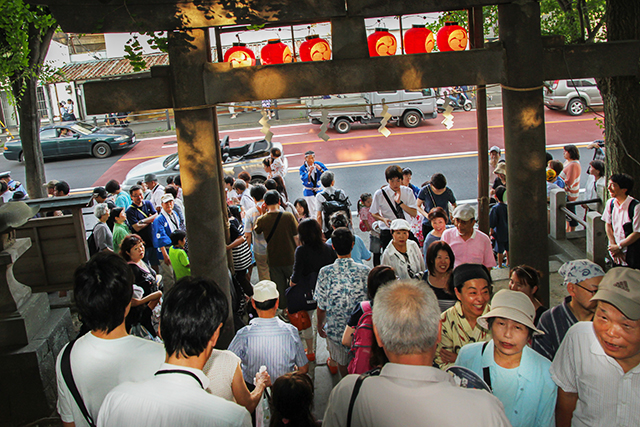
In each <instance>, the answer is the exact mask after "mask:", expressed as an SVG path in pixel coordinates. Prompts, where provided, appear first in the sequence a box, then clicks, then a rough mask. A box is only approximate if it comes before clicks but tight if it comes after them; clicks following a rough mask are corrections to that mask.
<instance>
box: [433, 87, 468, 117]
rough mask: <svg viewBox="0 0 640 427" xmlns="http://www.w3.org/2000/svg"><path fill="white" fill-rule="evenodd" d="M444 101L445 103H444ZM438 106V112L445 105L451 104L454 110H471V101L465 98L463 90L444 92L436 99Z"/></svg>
mask: <svg viewBox="0 0 640 427" xmlns="http://www.w3.org/2000/svg"><path fill="white" fill-rule="evenodd" d="M445 102H446V103H445ZM436 105H437V106H438V112H439V113H442V112H443V111H444V110H445V108H446V107H445V105H451V106H452V107H453V109H454V110H461V109H462V110H464V111H471V107H473V103H472V102H471V101H470V100H469V98H467V95H466V94H465V93H464V92H456V93H453V94H446V93H445V95H444V96H443V97H441V98H438V99H437V100H436Z"/></svg>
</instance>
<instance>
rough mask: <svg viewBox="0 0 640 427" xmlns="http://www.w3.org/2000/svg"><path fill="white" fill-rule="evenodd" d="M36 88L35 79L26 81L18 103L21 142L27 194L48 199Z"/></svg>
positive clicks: (34, 197)
mask: <svg viewBox="0 0 640 427" xmlns="http://www.w3.org/2000/svg"><path fill="white" fill-rule="evenodd" d="M16 84H19V83H16ZM36 86H37V80H36V79H35V78H33V79H25V82H24V87H25V91H24V94H23V95H22V97H21V98H20V100H19V101H18V114H19V116H20V140H21V141H22V151H23V153H24V162H25V177H26V181H27V192H28V193H29V197H30V198H32V199H37V198H41V197H47V193H46V192H45V190H44V187H43V184H44V183H46V182H47V181H46V178H45V175H44V159H43V157H42V146H41V145H40V117H38V99H37V96H36Z"/></svg>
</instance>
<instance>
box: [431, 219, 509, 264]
mask: <svg viewBox="0 0 640 427" xmlns="http://www.w3.org/2000/svg"><path fill="white" fill-rule="evenodd" d="M440 240H442V241H443V242H447V243H448V244H449V246H451V250H453V254H454V255H455V257H456V262H455V263H454V264H453V267H454V268H455V267H457V266H459V265H460V264H466V263H473V264H483V265H484V266H485V267H487V268H493V267H495V266H496V259H495V258H494V257H493V249H491V240H490V239H489V236H487V235H486V234H484V233H483V232H482V231H479V230H473V234H472V235H471V237H470V238H469V239H468V240H467V241H465V240H464V239H463V238H462V237H461V236H460V233H459V232H458V229H457V228H449V229H447V230H445V231H444V233H442V238H441V239H440Z"/></svg>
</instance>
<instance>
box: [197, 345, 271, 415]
mask: <svg viewBox="0 0 640 427" xmlns="http://www.w3.org/2000/svg"><path fill="white" fill-rule="evenodd" d="M202 372H204V374H205V375H206V376H207V377H208V378H209V380H210V382H209V387H207V392H209V393H211V394H213V395H214V396H218V397H222V398H223V399H226V400H228V401H230V402H236V403H237V404H238V405H241V406H244V407H245V408H247V411H249V412H250V413H253V411H254V410H255V409H256V406H258V403H260V399H261V398H262V393H263V392H264V389H265V388H267V387H269V386H271V377H270V376H269V374H268V373H267V372H266V371H265V372H262V373H256V378H255V386H256V387H255V389H254V390H253V391H251V392H250V391H249V389H248V388H247V384H246V383H245V382H244V378H243V376H242V368H241V367H240V358H239V357H238V356H236V355H235V354H233V353H232V352H230V351H229V350H216V349H214V350H213V353H211V356H210V357H209V360H207V363H205V365H204V367H203V368H202Z"/></svg>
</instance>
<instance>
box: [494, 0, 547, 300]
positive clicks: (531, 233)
mask: <svg viewBox="0 0 640 427" xmlns="http://www.w3.org/2000/svg"><path fill="white" fill-rule="evenodd" d="M498 11H499V23H500V40H501V42H502V43H503V46H504V48H505V57H506V63H505V76H506V79H505V82H504V84H503V88H502V105H503V107H502V108H503V113H502V114H503V120H504V139H505V154H506V162H507V165H506V166H507V201H508V206H509V256H510V260H509V262H510V264H511V265H512V266H515V265H520V264H528V265H530V266H532V267H535V268H537V269H538V270H540V271H541V272H542V273H543V278H542V283H541V286H540V291H539V292H540V297H541V299H542V302H543V303H544V304H548V303H549V255H548V252H549V251H548V242H547V241H548V237H547V196H546V182H545V168H546V163H545V129H544V107H543V103H542V83H543V78H542V67H541V64H542V39H541V37H540V5H539V4H538V2H537V1H533V0H524V1H520V2H517V3H509V4H503V5H500V6H499V9H498ZM483 154H484V155H486V152H485V153H483Z"/></svg>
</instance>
